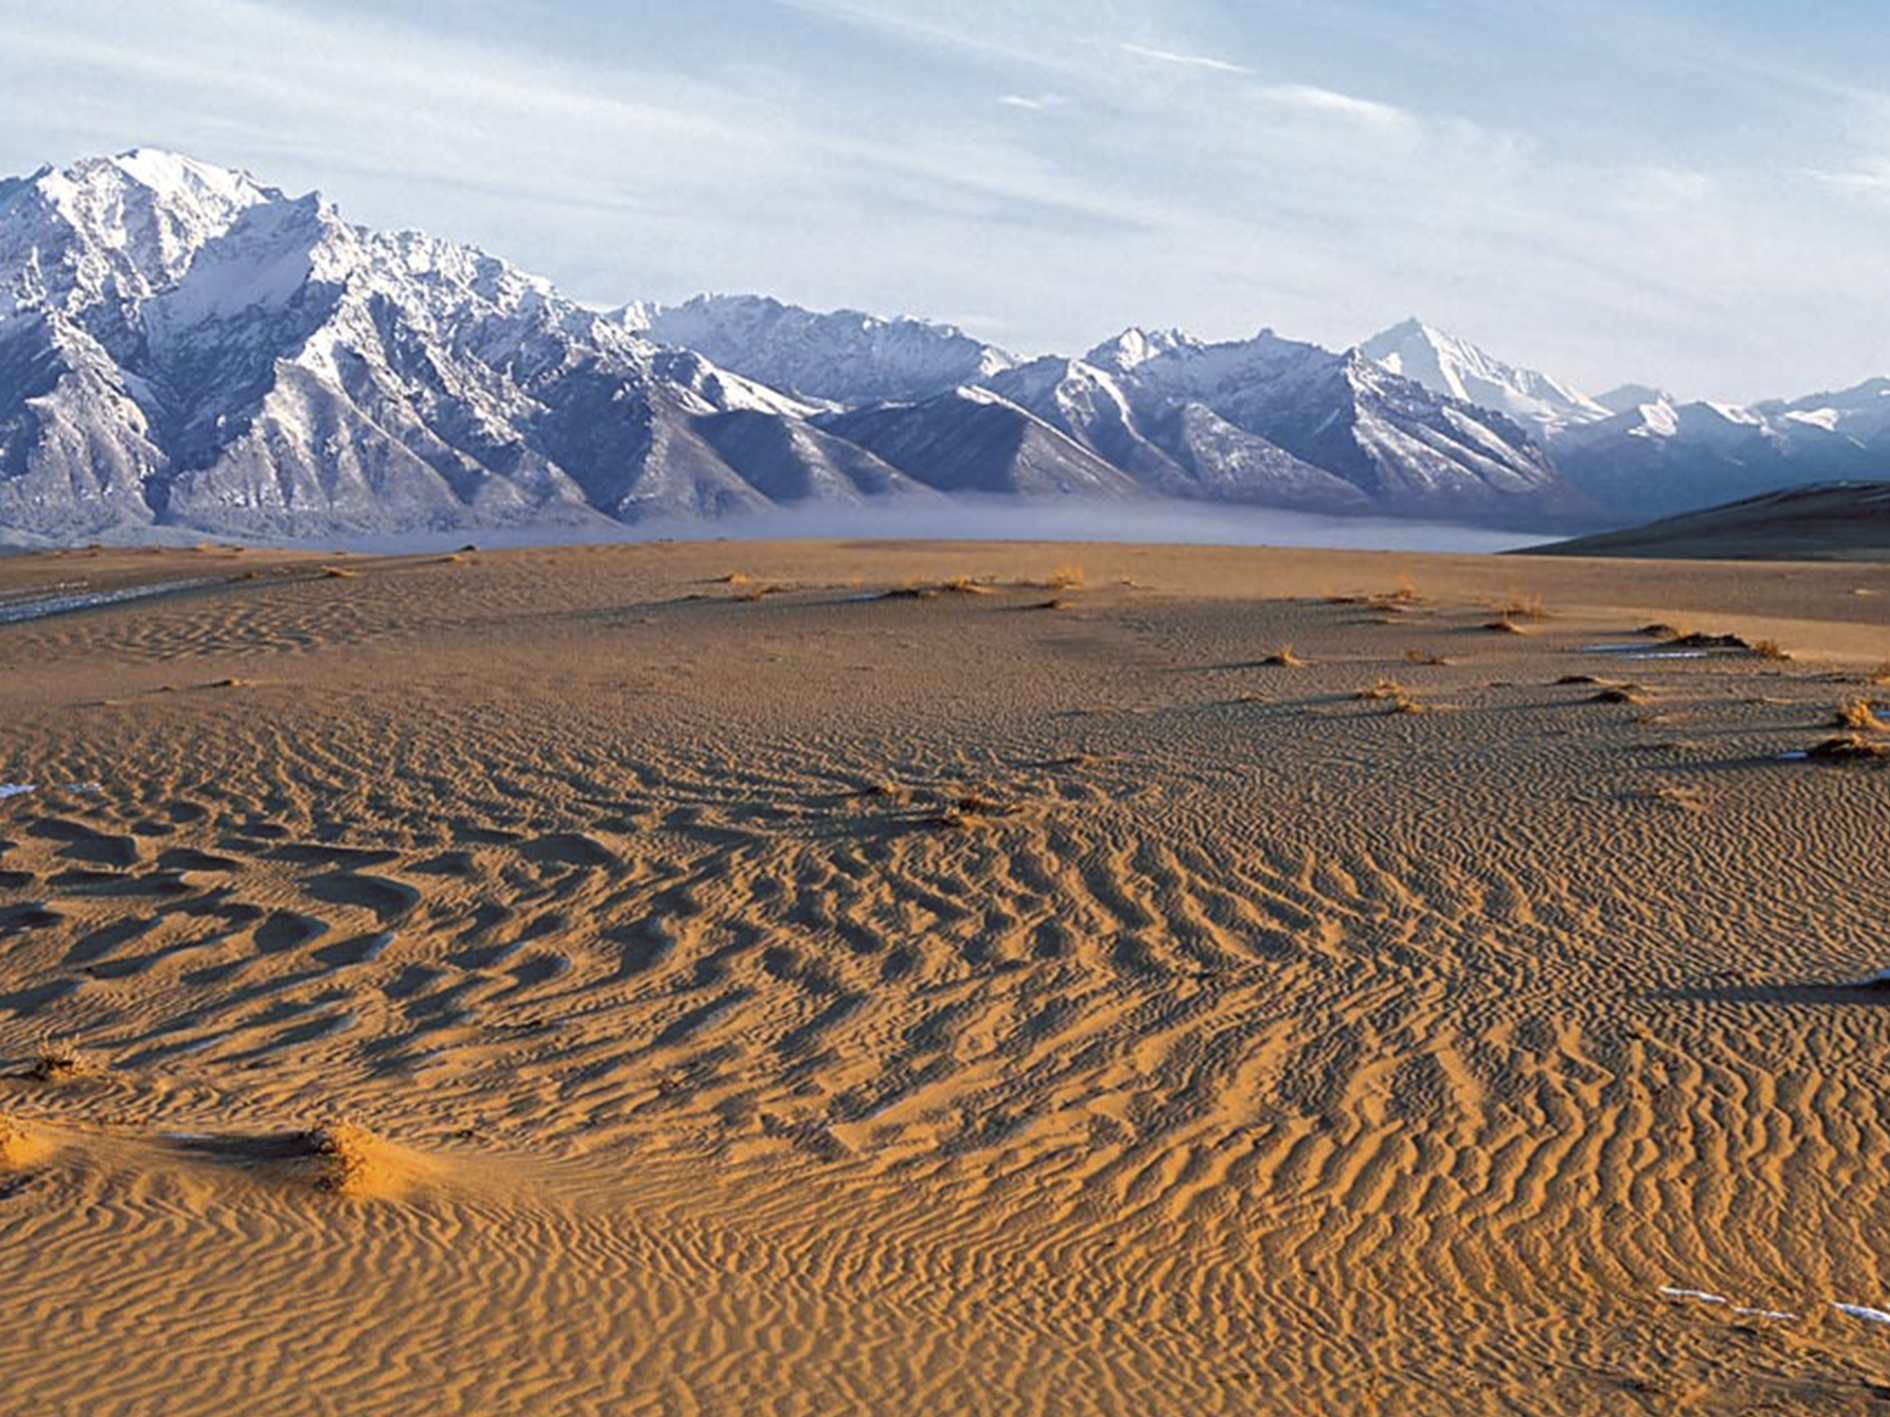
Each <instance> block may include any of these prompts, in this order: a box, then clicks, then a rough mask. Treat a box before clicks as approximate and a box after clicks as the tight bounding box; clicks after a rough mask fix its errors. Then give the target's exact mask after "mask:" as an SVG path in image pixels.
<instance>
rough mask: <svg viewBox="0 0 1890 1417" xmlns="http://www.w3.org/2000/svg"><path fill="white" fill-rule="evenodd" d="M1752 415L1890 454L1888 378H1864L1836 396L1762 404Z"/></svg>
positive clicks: (1812, 395) (1817, 396) (1810, 396)
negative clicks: (1845, 439) (1815, 429)
mask: <svg viewBox="0 0 1890 1417" xmlns="http://www.w3.org/2000/svg"><path fill="white" fill-rule="evenodd" d="M1754 412H1755V413H1757V414H1760V415H1762V416H1764V417H1767V418H1773V419H1783V420H1785V421H1787V422H1789V423H1792V424H1797V425H1800V426H1804V427H1810V428H1817V429H1820V430H1821V431H1823V432H1826V433H1835V434H1839V435H1841V436H1843V437H1847V438H1851V439H1854V440H1856V441H1857V442H1859V443H1861V444H1864V445H1865V446H1866V447H1870V448H1874V449H1877V450H1878V451H1880V452H1883V453H1885V454H1890V378H1881V379H1868V380H1866V381H1865V382H1863V383H1861V384H1858V385H1856V386H1854V387H1852V388H1848V389H1840V390H1838V391H1837V392H1836V393H1825V394H1808V395H1806V396H1805V397H1804V398H1800V399H1790V400H1784V399H1780V400H1776V401H1773V402H1769V403H1762V404H1758V405H1757V406H1756V407H1755V408H1754Z"/></svg>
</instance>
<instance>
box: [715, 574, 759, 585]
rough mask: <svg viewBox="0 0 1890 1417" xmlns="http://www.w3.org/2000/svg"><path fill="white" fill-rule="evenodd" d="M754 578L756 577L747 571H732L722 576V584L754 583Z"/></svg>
mask: <svg viewBox="0 0 1890 1417" xmlns="http://www.w3.org/2000/svg"><path fill="white" fill-rule="evenodd" d="M754 579H755V578H754V577H753V576H751V575H749V574H748V572H746V571H730V572H729V573H728V574H727V575H726V576H723V577H722V584H723V585H750V584H752V583H753V581H754Z"/></svg>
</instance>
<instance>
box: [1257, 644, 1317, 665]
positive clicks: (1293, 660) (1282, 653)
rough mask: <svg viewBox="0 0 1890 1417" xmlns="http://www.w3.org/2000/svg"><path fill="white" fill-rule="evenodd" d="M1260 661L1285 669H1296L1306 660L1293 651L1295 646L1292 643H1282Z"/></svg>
mask: <svg viewBox="0 0 1890 1417" xmlns="http://www.w3.org/2000/svg"><path fill="white" fill-rule="evenodd" d="M1260 662H1261V663H1262V664H1270V665H1274V666H1277V667H1280V668H1285V669H1296V668H1298V667H1299V666H1300V665H1302V664H1304V663H1305V662H1306V661H1305V660H1303V659H1301V658H1300V657H1299V656H1298V655H1296V654H1294V653H1293V647H1292V646H1291V645H1281V646H1280V647H1279V648H1278V649H1276V650H1274V651H1273V653H1272V654H1270V655H1268V656H1267V657H1266V658H1264V659H1262V660H1261V661H1260Z"/></svg>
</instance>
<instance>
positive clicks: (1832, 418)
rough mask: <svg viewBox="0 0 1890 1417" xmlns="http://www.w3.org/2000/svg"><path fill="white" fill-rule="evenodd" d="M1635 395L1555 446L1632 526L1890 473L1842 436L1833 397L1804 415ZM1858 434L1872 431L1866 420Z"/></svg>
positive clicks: (1586, 485)
mask: <svg viewBox="0 0 1890 1417" xmlns="http://www.w3.org/2000/svg"><path fill="white" fill-rule="evenodd" d="M1631 392H1632V393H1633V394H1636V395H1640V396H1643V399H1642V401H1640V402H1630V401H1629V400H1628V399H1627V398H1625V397H1624V398H1623V399H1622V400H1621V402H1622V404H1623V407H1622V410H1621V411H1620V412H1619V413H1616V414H1614V415H1613V416H1612V417H1610V418H1608V419H1606V420H1604V421H1602V422H1600V423H1593V424H1588V425H1586V426H1584V427H1581V428H1578V429H1572V430H1570V431H1568V432H1567V433H1565V434H1564V435H1563V436H1562V437H1561V438H1560V439H1559V440H1558V441H1557V442H1556V445H1555V458H1556V464H1557V466H1559V467H1560V468H1561V469H1562V471H1563V472H1564V474H1566V475H1567V477H1568V478H1569V480H1570V481H1571V482H1573V483H1575V484H1576V485H1577V486H1578V487H1580V488H1582V489H1583V490H1584V491H1585V492H1587V493H1588V494H1589V495H1590V496H1592V497H1594V498H1595V499H1596V500H1597V501H1599V502H1601V503H1603V504H1604V505H1606V506H1608V507H1609V508H1611V509H1614V510H1616V511H1618V512H1619V513H1621V514H1623V515H1626V516H1630V517H1635V518H1645V517H1656V516H1668V515H1672V514H1674V513H1677V512H1686V511H1691V510H1694V509H1697V508H1701V507H1710V506H1714V505H1716V504H1718V503H1721V502H1725V501H1729V500H1732V499H1734V498H1739V497H1751V496H1757V495H1759V494H1762V493H1766V492H1772V491H1776V490H1778V489H1781V488H1786V487H1792V486H1796V485H1799V484H1802V483H1808V482H1823V481H1830V480H1834V479H1851V478H1869V477H1873V476H1875V477H1882V476H1883V475H1884V473H1885V471H1886V470H1890V446H1883V445H1879V446H1877V447H1874V448H1873V446H1872V445H1871V443H1870V441H1869V440H1868V439H1866V438H1860V437H1857V436H1853V434H1852V433H1851V432H1848V431H1845V430H1844V428H1843V427H1842V426H1841V425H1842V423H1843V414H1841V413H1840V412H1839V411H1838V410H1837V409H1835V408H1832V407H1829V404H1830V402H1831V400H1832V397H1833V396H1830V395H1819V396H1814V397H1813V398H1812V399H1807V400H1802V401H1800V402H1801V403H1802V404H1804V405H1808V407H1803V408H1801V407H1797V406H1788V405H1776V404H1775V405H1761V406H1758V407H1754V408H1742V407H1740V406H1738V405H1734V404H1725V403H1714V402H1709V401H1705V400H1695V401H1692V402H1688V403H1677V402H1675V401H1674V400H1673V399H1672V398H1671V397H1669V396H1667V395H1665V394H1661V393H1659V392H1658V391H1656V390H1652V389H1636V390H1633V391H1631ZM1647 395H1652V397H1651V398H1649V397H1645V396H1647ZM1867 409H1868V406H1867V405H1865V406H1864V407H1863V410H1861V411H1867ZM1806 414H1809V415H1810V416H1808V417H1807V416H1803V415H1806ZM1826 415H1828V417H1827V416H1826ZM1854 426H1856V427H1859V428H1860V429H1861V428H1862V427H1863V426H1865V425H1864V423H1863V422H1862V420H1861V418H1860V422H1859V423H1858V424H1857V425H1854ZM1885 441H1886V442H1890V440H1885Z"/></svg>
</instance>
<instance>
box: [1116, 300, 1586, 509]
mask: <svg viewBox="0 0 1890 1417" xmlns="http://www.w3.org/2000/svg"><path fill="white" fill-rule="evenodd" d="M1087 358H1088V361H1089V362H1090V363H1091V364H1094V365H1096V366H1098V367H1099V368H1102V369H1104V370H1107V371H1108V372H1110V373H1112V374H1113V375H1115V376H1116V377H1117V378H1118V379H1119V380H1120V381H1121V383H1122V385H1123V387H1124V389H1125V390H1127V391H1128V395H1129V398H1130V400H1131V402H1132V403H1134V404H1136V405H1137V406H1138V407H1140V408H1144V409H1151V410H1152V409H1159V408H1162V407H1173V406H1175V405H1177V404H1180V405H1188V404H1198V405H1201V406H1202V407H1204V408H1206V409H1208V410H1210V411H1211V412H1213V413H1214V414H1215V415H1217V416H1218V417H1219V418H1221V419H1222V420H1224V421H1225V422H1226V423H1228V424H1231V425H1232V426H1234V427H1236V428H1239V429H1242V430H1244V431H1246V432H1248V433H1250V434H1255V435H1257V436H1259V437H1261V438H1264V439H1266V440H1267V441H1268V442H1270V443H1272V444H1274V445H1276V446H1277V447H1280V448H1283V449H1285V450H1286V451H1287V452H1288V453H1290V454H1292V455H1293V456H1294V457H1296V458H1298V459H1300V460H1301V461H1302V462H1305V463H1308V464H1310V465H1312V466H1314V467H1317V468H1320V469H1322V470H1324V471H1326V472H1328V473H1331V474H1332V475H1334V476H1336V477H1339V478H1341V479H1343V480H1344V481H1346V482H1348V483H1350V484H1351V485H1352V486H1354V487H1355V488H1357V489H1358V490H1359V491H1361V492H1363V493H1364V494H1365V495H1366V496H1367V497H1369V498H1370V499H1371V501H1372V503H1373V505H1374V506H1375V507H1378V508H1380V509H1382V510H1386V511H1396V512H1406V513H1423V514H1430V515H1454V516H1489V515H1498V516H1501V515H1507V514H1510V513H1516V514H1526V515H1531V516H1536V517H1553V516H1580V515H1582V514H1583V513H1584V512H1592V510H1593V509H1592V508H1586V507H1584V505H1583V499H1582V498H1581V497H1580V496H1579V494H1577V493H1575V492H1573V491H1572V490H1571V489H1570V488H1569V487H1567V486H1566V485H1565V484H1564V483H1563V482H1562V480H1561V478H1560V477H1559V476H1558V475H1557V474H1556V472H1555V469H1554V468H1553V467H1552V466H1551V465H1550V464H1549V461H1548V458H1547V456H1546V455H1545V454H1544V452H1543V450H1542V448H1541V447H1540V446H1539V445H1538V444H1537V443H1536V442H1535V441H1534V440H1533V439H1532V438H1531V437H1530V436H1529V434H1528V433H1527V432H1525V431H1524V430H1523V429H1522V428H1521V427H1519V426H1518V425H1517V424H1515V423H1514V422H1512V421H1511V420H1510V419H1509V418H1507V417H1505V416H1504V415H1502V414H1500V413H1496V412H1492V411H1490V410H1487V409H1480V408H1477V407H1475V406H1474V405H1471V404H1468V403H1464V402H1462V401H1461V400H1458V399H1454V398H1450V397H1447V396H1441V395H1438V394H1434V393H1432V392H1431V391H1430V390H1429V389H1426V388H1425V387H1424V386H1423V385H1422V384H1419V383H1417V382H1416V381H1414V380H1412V379H1408V378H1405V377H1404V376H1402V375H1399V374H1394V373H1393V372H1391V371H1390V370H1388V369H1386V368H1385V367H1384V366H1383V365H1382V364H1379V363H1378V362H1377V361H1376V360H1373V359H1370V358H1367V357H1366V356H1365V355H1364V354H1363V353H1361V352H1360V351H1358V350H1356V349H1354V350H1348V351H1346V352H1344V353H1340V354H1334V353H1332V352H1331V351H1330V350H1325V349H1321V348H1320V347H1319V346H1317V345H1312V344H1303V343H1301V342H1299V341H1297V340H1288V339H1282V338H1280V337H1279V336H1278V335H1276V334H1274V333H1273V332H1272V331H1270V330H1263V331H1262V332H1261V333H1260V334H1259V335H1257V336H1255V337H1254V338H1253V339H1250V340H1234V341H1227V342H1224V343H1219V344H1204V343H1202V342H1200V341H1198V340H1194V339H1190V338H1188V337H1187V336H1185V335H1181V334H1179V333H1177V332H1174V331H1170V332H1167V333H1163V334H1151V333H1149V332H1148V331H1144V330H1127V331H1125V332H1123V333H1122V334H1121V335H1118V336H1117V337H1116V338H1115V339H1113V340H1110V341H1108V342H1107V343H1105V344H1102V345H1099V346H1097V347H1096V348H1095V349H1093V350H1091V351H1090V353H1089V355H1088V356H1087Z"/></svg>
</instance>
